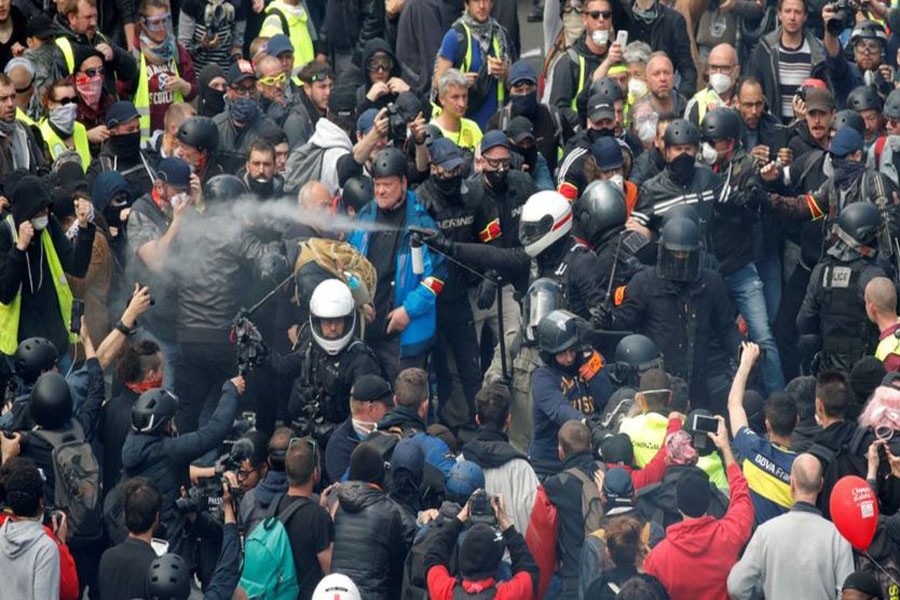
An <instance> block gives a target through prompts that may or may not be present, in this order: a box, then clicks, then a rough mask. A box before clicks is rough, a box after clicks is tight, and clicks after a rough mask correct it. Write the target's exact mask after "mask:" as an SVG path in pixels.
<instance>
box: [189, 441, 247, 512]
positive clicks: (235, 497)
mask: <svg viewBox="0 0 900 600" xmlns="http://www.w3.org/2000/svg"><path fill="white" fill-rule="evenodd" d="M227 444H229V442H226V445H227ZM230 444H231V450H230V451H229V452H227V453H225V454H223V455H222V456H220V457H219V458H218V459H216V462H215V469H216V474H220V473H224V472H225V471H237V470H238V469H240V466H241V463H242V462H244V461H245V460H247V459H248V458H250V457H251V456H253V442H251V441H250V440H248V439H247V438H240V439H237V440H235V441H234V442H230ZM223 483H224V484H226V485H227V486H228V491H229V493H230V494H231V498H232V502H233V503H234V504H235V505H237V504H240V502H241V498H242V497H243V494H244V488H242V487H241V486H239V485H238V486H234V485H231V483H229V481H228V480H227V479H225V478H224V477H221V478H220V477H208V478H205V479H201V480H200V481H198V483H197V485H192V486H191V487H190V488H188V490H187V494H185V496H184V497H182V498H177V499H176V500H175V510H176V511H178V513H179V514H182V515H189V514H198V513H210V514H211V515H212V516H214V517H215V518H216V519H218V520H219V521H224V516H225V515H224V513H223V512H222V501H223V499H222V484H223Z"/></svg>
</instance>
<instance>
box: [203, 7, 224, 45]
mask: <svg viewBox="0 0 900 600" xmlns="http://www.w3.org/2000/svg"><path fill="white" fill-rule="evenodd" d="M226 21H227V15H226V14H225V3H224V2H220V3H218V4H210V5H209V6H208V7H207V9H206V35H207V36H208V37H210V38H213V37H215V36H216V34H218V33H219V32H220V31H221V30H223V29H225V25H226Z"/></svg>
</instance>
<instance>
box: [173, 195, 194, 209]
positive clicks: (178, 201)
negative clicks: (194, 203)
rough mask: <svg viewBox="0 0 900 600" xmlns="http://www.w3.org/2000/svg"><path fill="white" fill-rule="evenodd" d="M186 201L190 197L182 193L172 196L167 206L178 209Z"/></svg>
mask: <svg viewBox="0 0 900 600" xmlns="http://www.w3.org/2000/svg"><path fill="white" fill-rule="evenodd" d="M188 200H190V196H188V195H187V194H186V193H184V192H182V193H180V194H175V195H174V196H172V197H171V198H169V204H171V205H172V208H178V207H179V206H181V205H182V204H184V203H185V202H187V201H188Z"/></svg>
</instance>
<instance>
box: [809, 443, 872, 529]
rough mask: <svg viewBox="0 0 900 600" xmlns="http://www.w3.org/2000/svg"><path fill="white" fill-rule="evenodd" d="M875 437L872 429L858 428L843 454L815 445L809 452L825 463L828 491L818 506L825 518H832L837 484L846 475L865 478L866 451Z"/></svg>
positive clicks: (824, 472)
mask: <svg viewBox="0 0 900 600" xmlns="http://www.w3.org/2000/svg"><path fill="white" fill-rule="evenodd" d="M874 437H875V436H874V434H873V433H872V431H871V429H870V428H868V427H866V428H863V427H857V428H856V431H854V432H853V435H852V436H851V438H850V440H849V441H847V442H846V443H845V444H844V445H843V446H842V447H841V452H840V453H839V454H837V455H835V453H834V452H833V451H832V450H831V449H830V448H828V447H826V446H823V445H821V444H813V445H812V447H810V448H809V450H807V452H808V453H810V454H812V455H813V456H815V457H816V458H818V459H819V461H820V462H822V463H823V470H822V481H823V490H826V491H827V493H822V494H819V501H818V503H817V506H818V508H819V510H821V511H822V515H823V516H825V518H830V515H831V507H830V506H829V502H830V498H831V492H830V490H831V489H833V488H834V486H835V485H836V484H837V482H838V481H839V480H840V479H841V478H842V477H844V476H845V475H858V476H859V477H865V474H866V472H867V471H868V469H869V461H868V459H867V457H866V450H867V449H868V447H869V445H870V444H871V443H872V440H873V439H874Z"/></svg>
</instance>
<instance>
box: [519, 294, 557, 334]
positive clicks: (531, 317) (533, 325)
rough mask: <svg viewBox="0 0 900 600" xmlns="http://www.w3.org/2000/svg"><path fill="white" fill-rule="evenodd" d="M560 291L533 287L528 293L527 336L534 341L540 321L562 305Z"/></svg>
mask: <svg viewBox="0 0 900 600" xmlns="http://www.w3.org/2000/svg"><path fill="white" fill-rule="evenodd" d="M560 300H561V299H560V297H559V293H555V292H553V291H551V290H549V289H547V288H539V289H533V290H531V291H530V292H529V293H528V322H527V324H526V327H525V333H526V337H527V338H528V340H529V341H532V342H533V341H534V340H535V339H536V338H535V334H536V331H537V326H538V323H540V322H541V319H543V318H544V317H546V316H547V315H549V314H550V313H551V312H553V311H554V310H556V309H558V308H562V306H560V304H561V302H560Z"/></svg>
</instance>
